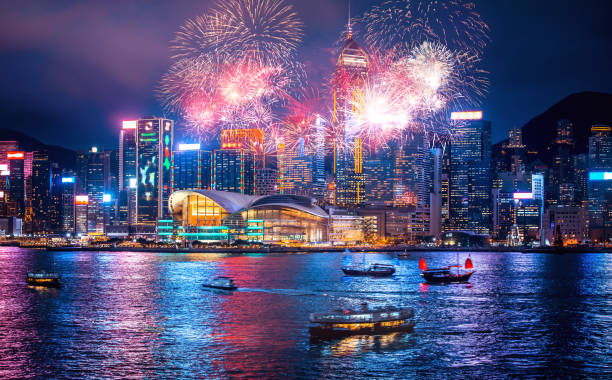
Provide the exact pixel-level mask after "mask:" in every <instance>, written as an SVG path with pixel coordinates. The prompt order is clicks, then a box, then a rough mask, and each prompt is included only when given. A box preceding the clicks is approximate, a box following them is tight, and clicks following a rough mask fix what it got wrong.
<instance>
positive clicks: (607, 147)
mask: <svg viewBox="0 0 612 380" xmlns="http://www.w3.org/2000/svg"><path fill="white" fill-rule="evenodd" d="M588 201H589V208H588V210H589V214H588V219H589V232H590V236H591V239H592V240H593V241H596V242H598V243H600V242H608V241H609V240H610V238H612V127H610V126H607V125H596V126H593V127H592V128H591V137H590V138H589V181H588Z"/></svg>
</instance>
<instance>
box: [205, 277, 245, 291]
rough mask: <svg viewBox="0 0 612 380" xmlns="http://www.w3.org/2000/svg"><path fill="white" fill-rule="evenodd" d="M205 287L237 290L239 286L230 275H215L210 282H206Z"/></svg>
mask: <svg viewBox="0 0 612 380" xmlns="http://www.w3.org/2000/svg"><path fill="white" fill-rule="evenodd" d="M204 287H206V288H211V289H221V290H236V289H238V287H237V286H236V284H234V280H232V279H231V278H229V277H215V278H213V279H212V281H210V282H209V283H208V284H204Z"/></svg>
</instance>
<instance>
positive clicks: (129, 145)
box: [117, 120, 138, 225]
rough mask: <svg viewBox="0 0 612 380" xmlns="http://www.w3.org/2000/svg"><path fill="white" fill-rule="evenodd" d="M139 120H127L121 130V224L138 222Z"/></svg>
mask: <svg viewBox="0 0 612 380" xmlns="http://www.w3.org/2000/svg"><path fill="white" fill-rule="evenodd" d="M137 127H138V121H137V120H125V121H123V123H122V125H121V131H120V132H119V191H118V194H117V200H118V202H117V203H118V206H117V207H118V210H117V221H118V223H119V224H121V225H128V224H135V223H136V191H135V190H136V189H134V188H132V187H131V185H134V184H135V183H136V181H137V179H136V178H137V170H136V158H137V156H136V150H137V146H136V129H137Z"/></svg>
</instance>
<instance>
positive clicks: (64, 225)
mask: <svg viewBox="0 0 612 380" xmlns="http://www.w3.org/2000/svg"><path fill="white" fill-rule="evenodd" d="M70 174H72V173H67V175H63V176H62V177H61V179H60V183H59V189H60V191H59V192H60V197H61V208H60V210H61V231H62V232H63V233H65V234H74V233H75V207H76V203H75V195H76V193H75V191H76V178H75V177H74V175H70ZM86 207H87V205H85V208H86ZM86 212H87V210H85V213H86ZM86 216H87V215H85V217H86ZM86 220H87V219H86V218H85V222H84V225H86Z"/></svg>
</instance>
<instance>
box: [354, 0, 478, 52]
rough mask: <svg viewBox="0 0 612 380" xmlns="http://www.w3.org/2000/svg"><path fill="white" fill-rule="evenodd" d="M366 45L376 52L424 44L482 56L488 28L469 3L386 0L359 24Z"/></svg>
mask: <svg viewBox="0 0 612 380" xmlns="http://www.w3.org/2000/svg"><path fill="white" fill-rule="evenodd" d="M358 26H359V27H361V28H363V31H362V32H361V33H362V34H363V36H364V37H365V38H366V42H367V43H368V44H369V45H370V46H372V47H376V48H381V49H386V50H389V49H392V48H395V47H396V46H401V45H406V46H407V47H408V48H412V47H414V46H417V45H419V44H421V43H423V42H425V41H432V42H439V43H441V44H443V45H445V46H446V47H447V48H448V49H450V50H453V51H466V52H469V53H471V54H475V55H482V53H483V52H484V49H485V47H486V45H487V43H488V42H489V41H490V38H489V34H488V33H489V27H488V25H487V24H486V23H485V22H484V21H483V20H482V18H481V16H480V15H479V14H478V12H476V10H475V5H474V3H473V1H470V0H389V1H386V2H384V3H383V4H381V5H378V6H374V7H373V8H372V10H370V11H368V12H366V13H365V14H364V16H363V18H361V19H360V20H359V23H358Z"/></svg>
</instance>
